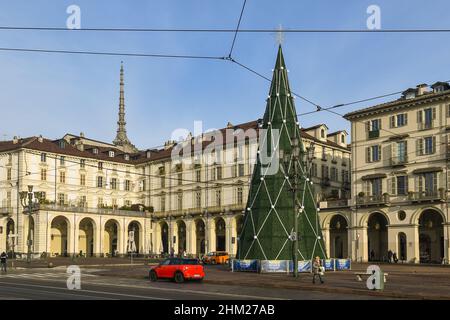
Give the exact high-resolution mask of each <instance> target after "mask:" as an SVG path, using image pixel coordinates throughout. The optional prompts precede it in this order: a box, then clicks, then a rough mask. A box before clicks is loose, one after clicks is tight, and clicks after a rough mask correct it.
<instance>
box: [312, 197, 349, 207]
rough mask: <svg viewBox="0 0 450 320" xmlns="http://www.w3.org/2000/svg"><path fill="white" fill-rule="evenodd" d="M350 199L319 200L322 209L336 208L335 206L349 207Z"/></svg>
mask: <svg viewBox="0 0 450 320" xmlns="http://www.w3.org/2000/svg"><path fill="white" fill-rule="evenodd" d="M348 206H349V204H348V199H341V200H326V201H320V202H319V208H320V209H334V208H345V207H348Z"/></svg>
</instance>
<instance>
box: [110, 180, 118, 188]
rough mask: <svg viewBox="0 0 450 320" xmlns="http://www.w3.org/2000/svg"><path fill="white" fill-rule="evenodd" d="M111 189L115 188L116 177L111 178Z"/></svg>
mask: <svg viewBox="0 0 450 320" xmlns="http://www.w3.org/2000/svg"><path fill="white" fill-rule="evenodd" d="M111 189H112V190H117V178H111Z"/></svg>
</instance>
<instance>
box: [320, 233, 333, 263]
mask: <svg viewBox="0 0 450 320" xmlns="http://www.w3.org/2000/svg"><path fill="white" fill-rule="evenodd" d="M322 236H323V238H324V240H325V241H324V243H325V252H326V253H327V256H328V258H334V257H332V256H331V251H330V240H331V239H330V229H328V228H324V229H322Z"/></svg>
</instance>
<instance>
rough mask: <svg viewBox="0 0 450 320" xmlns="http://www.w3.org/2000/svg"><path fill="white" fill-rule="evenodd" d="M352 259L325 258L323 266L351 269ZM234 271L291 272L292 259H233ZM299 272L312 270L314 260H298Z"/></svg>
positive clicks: (332, 268) (328, 268)
mask: <svg viewBox="0 0 450 320" xmlns="http://www.w3.org/2000/svg"><path fill="white" fill-rule="evenodd" d="M351 265H352V264H351V259H323V260H322V266H324V267H325V270H326V271H343V270H351ZM232 271H236V272H239V271H240V272H260V273H291V272H293V264H292V260H239V259H234V260H232ZM298 272H312V261H310V260H303V261H299V262H298Z"/></svg>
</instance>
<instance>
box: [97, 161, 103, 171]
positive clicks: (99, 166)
mask: <svg viewBox="0 0 450 320" xmlns="http://www.w3.org/2000/svg"><path fill="white" fill-rule="evenodd" d="M98 170H103V162H99V163H98Z"/></svg>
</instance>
